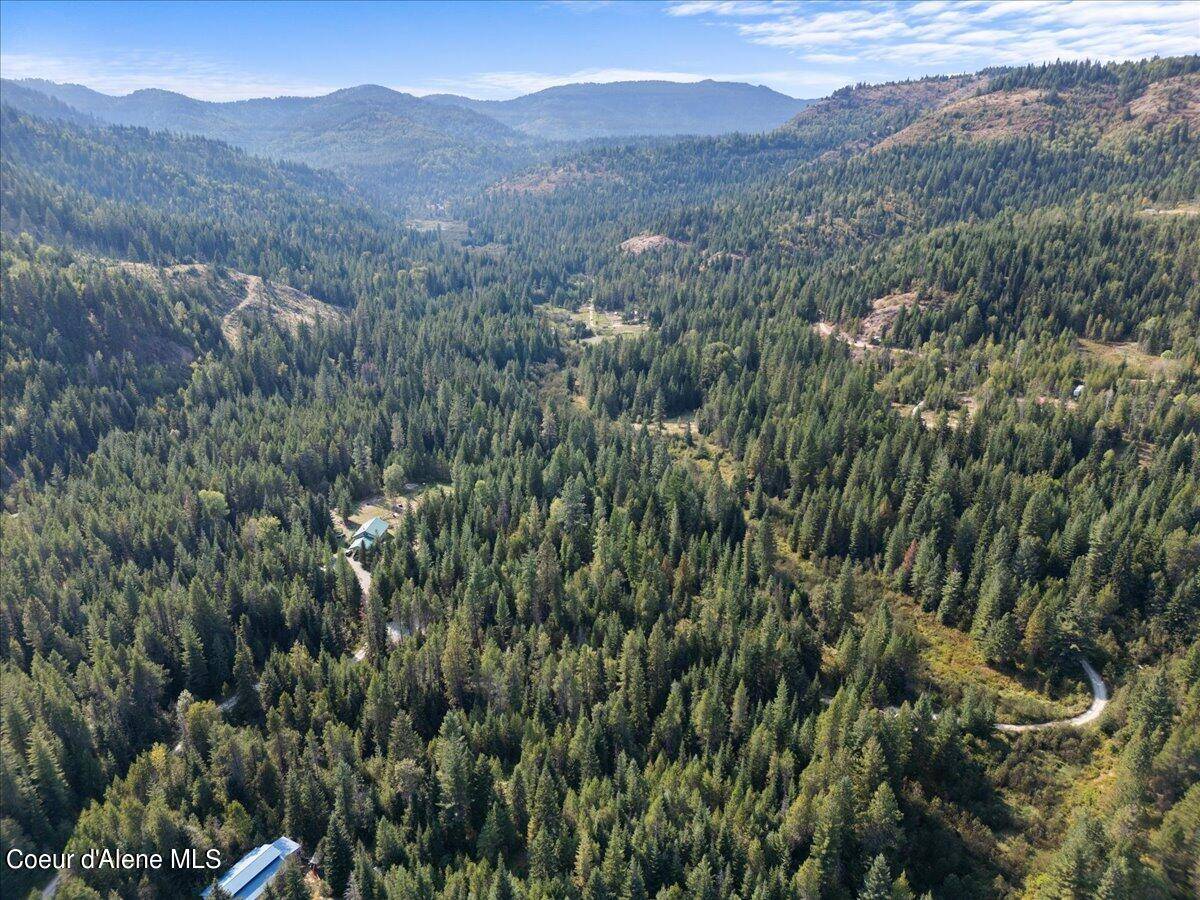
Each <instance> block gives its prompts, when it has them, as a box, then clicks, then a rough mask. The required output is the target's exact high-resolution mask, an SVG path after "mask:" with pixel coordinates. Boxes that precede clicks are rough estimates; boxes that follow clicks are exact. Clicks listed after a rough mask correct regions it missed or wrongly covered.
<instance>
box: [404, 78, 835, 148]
mask: <svg viewBox="0 0 1200 900" xmlns="http://www.w3.org/2000/svg"><path fill="white" fill-rule="evenodd" d="M425 99H426V100H427V101H431V102H434V103H438V104H441V105H446V106H454V107H457V108H460V109H470V110H474V111H475V112H479V113H483V114H484V115H487V116H491V117H492V118H494V119H496V120H498V121H500V122H503V123H504V124H505V125H507V126H509V127H510V128H513V129H515V130H517V131H520V132H522V133H524V134H528V135H532V136H535V137H540V138H546V139H549V140H579V139H588V138H604V137H622V136H629V135H650V136H665V135H678V134H694V135H719V134H729V133H732V132H761V131H769V130H771V129H773V128H777V127H778V126H780V125H782V124H783V123H784V122H786V121H787V120H788V119H790V118H791V117H792V116H794V115H795V114H796V113H798V112H799V111H800V110H802V109H803V108H804V107H805V106H807V105H808V104H810V103H811V102H813V101H811V100H798V99H796V98H794V97H789V96H787V95H786V94H781V93H779V92H778V91H774V90H772V89H771V88H769V87H764V86H762V85H751V84H743V83H741V82H732V81H713V80H711V79H707V80H704V81H698V82H690V83H680V82H674V81H620V82H611V83H608V84H596V83H582V84H566V85H561V86H559V87H551V88H546V89H545V90H542V91H537V92H536V93H533V94H526V95H525V96H523V97H516V98H515V99H512V100H472V99H471V98H469V97H460V96H457V95H455V94H431V95H430V96H428V97H426V98H425Z"/></svg>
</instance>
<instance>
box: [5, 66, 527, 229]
mask: <svg viewBox="0 0 1200 900" xmlns="http://www.w3.org/2000/svg"><path fill="white" fill-rule="evenodd" d="M0 98H2V99H3V101H4V102H5V103H7V104H9V105H12V106H14V107H16V108H17V109H20V110H22V111H24V112H29V113H32V114H34V115H40V116H49V117H52V118H73V119H76V120H78V117H79V116H88V117H91V118H92V119H94V120H95V121H96V122H102V123H107V124H113V125H132V126H138V127H143V128H150V129H154V130H164V131H173V132H179V133H182V134H194V135H199V136H201V137H206V138H212V139H215V140H220V141H224V142H226V143H229V144H232V145H234V146H237V147H241V148H242V149H244V150H247V151H249V152H251V153H254V154H257V155H260V156H267V157H272V158H276V159H283V160H289V161H293V162H302V163H306V164H308V165H312V166H318V167H321V168H327V169H332V170H333V171H335V172H337V173H338V174H340V175H342V176H343V177H345V178H346V179H347V180H349V181H351V182H352V183H354V184H355V185H356V187H358V188H359V189H360V190H361V191H362V192H363V193H364V194H367V195H374V196H375V198H376V199H377V200H381V201H383V202H384V203H385V204H388V205H404V204H406V203H410V202H413V201H415V200H430V199H432V200H436V199H438V198H439V196H441V195H442V194H444V193H449V192H452V191H454V190H458V189H462V188H471V187H476V186H479V185H482V184H486V183H488V182H490V181H493V180H495V179H496V178H498V177H501V176H503V175H505V174H507V173H509V172H511V171H514V170H515V169H517V168H520V167H523V166H525V165H528V164H530V163H531V162H534V161H536V160H537V159H538V158H539V155H538V152H537V150H536V146H535V145H536V141H534V140H533V139H531V138H529V137H528V136H526V135H523V134H520V133H518V132H516V131H514V130H512V129H510V128H508V127H507V126H505V125H503V124H501V123H500V122H497V121H496V120H495V119H492V118H489V117H487V116H484V115H481V114H480V113H476V112H473V111H471V110H468V109H459V108H455V107H452V106H445V105H439V104H436V103H427V102H425V101H423V100H421V99H420V98H418V97H414V96H412V95H411V94H404V93H401V92H400V91H393V90H391V89H389V88H385V87H380V86H378V85H361V86H359V87H353V88H346V89H343V90H339V91H334V92H333V93H331V94H326V95H324V96H321V97H279V98H273V99H256V100H239V101H231V102H223V103H215V102H209V101H205V100H196V99H193V98H191V97H186V96H184V95H183V94H177V93H173V92H171V91H164V90H157V89H148V90H140V91H134V92H133V93H132V94H127V95H125V96H122V97H115V96H111V95H108V94H103V93H100V92H99V91H94V90H92V89H90V88H87V87H84V86H82V85H75V84H66V85H63V84H55V83H53V82H49V81H39V80H29V81H21V82H11V81H7V80H5V81H4V82H3V85H2V93H0ZM77 124H78V121H77Z"/></svg>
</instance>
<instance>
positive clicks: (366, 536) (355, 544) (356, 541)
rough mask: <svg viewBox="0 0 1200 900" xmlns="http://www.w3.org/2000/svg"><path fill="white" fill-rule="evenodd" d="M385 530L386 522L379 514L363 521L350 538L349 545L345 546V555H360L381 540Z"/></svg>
mask: <svg viewBox="0 0 1200 900" xmlns="http://www.w3.org/2000/svg"><path fill="white" fill-rule="evenodd" d="M387 532H388V523H387V522H385V521H384V520H383V519H381V518H379V516H375V517H374V518H373V519H371V520H369V521H367V522H364V523H363V524H362V525H361V526H360V527H359V529H358V531H356V532H354V535H353V536H352V537H351V538H350V546H348V547H347V548H346V555H347V556H359V557H361V556H362V555H363V554H364V553H365V552H366V551H368V550H370V549H371V548H373V547H374V546H375V545H376V544H378V543H379V542H380V541H381V540H383V537H384V535H386V534H387Z"/></svg>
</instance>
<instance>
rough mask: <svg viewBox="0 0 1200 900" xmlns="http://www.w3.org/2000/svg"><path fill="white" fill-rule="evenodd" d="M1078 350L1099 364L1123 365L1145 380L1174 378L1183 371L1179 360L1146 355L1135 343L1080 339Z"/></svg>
mask: <svg viewBox="0 0 1200 900" xmlns="http://www.w3.org/2000/svg"><path fill="white" fill-rule="evenodd" d="M1079 349H1080V351H1081V352H1083V353H1084V354H1086V355H1087V356H1090V357H1092V358H1093V359H1098V360H1100V361H1101V362H1106V363H1109V364H1110V365H1114V366H1119V365H1121V364H1124V365H1125V367H1126V368H1127V369H1128V370H1129V371H1131V372H1134V373H1136V374H1139V375H1142V376H1145V377H1147V378H1151V377H1153V376H1155V375H1161V376H1163V377H1164V378H1174V377H1175V376H1177V375H1178V374H1179V373H1180V371H1181V370H1182V369H1183V363H1182V362H1181V361H1180V360H1178V359H1171V358H1170V357H1164V356H1155V355H1154V354H1153V353H1147V352H1146V351H1144V350H1143V349H1142V348H1141V346H1140V345H1139V344H1138V342H1137V341H1092V340H1088V339H1087V338H1080V339H1079Z"/></svg>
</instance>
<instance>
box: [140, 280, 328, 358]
mask: <svg viewBox="0 0 1200 900" xmlns="http://www.w3.org/2000/svg"><path fill="white" fill-rule="evenodd" d="M117 265H118V266H119V267H120V268H122V269H124V270H125V271H126V272H129V273H130V274H133V275H136V276H138V277H139V278H146V279H151V280H154V281H157V282H159V283H160V284H163V285H166V286H169V287H173V288H176V289H179V290H209V291H210V292H211V293H212V295H213V296H214V297H215V298H216V299H217V301H218V303H219V304H220V308H219V309H218V310H217V311H218V312H221V313H223V315H222V318H221V333H222V334H223V335H224V336H225V340H226V341H228V342H229V343H230V344H231V345H232V346H237V345H238V343H239V342H240V340H241V337H242V334H243V333H244V332H245V330H246V329H247V328H248V327H249V326H250V325H251V324H252V323H254V322H261V321H264V320H267V319H269V320H271V321H273V322H274V323H275V324H276V325H279V326H281V327H282V328H284V329H285V330H287V331H290V332H292V333H293V334H294V333H296V331H298V330H299V328H300V326H301V325H302V324H306V325H310V326H311V325H316V324H317V323H320V322H323V323H326V324H334V323H337V322H342V321H345V319H346V312H345V311H344V310H342V309H339V308H337V307H336V306H330V305H329V304H328V303H324V302H322V301H321V300H318V299H317V298H316V297H313V296H311V295H309V294H306V293H304V292H303V291H299V290H296V288H293V287H290V286H288V285H286V284H280V283H279V282H277V281H268V280H266V279H263V278H260V277H259V276H257V275H248V274H246V273H245V272H237V271H234V270H232V269H226V270H217V269H215V268H214V267H213V266H210V265H204V264H201V263H184V264H180V265H175V266H167V267H165V268H159V267H157V266H151V265H148V264H147V263H136V262H120V263H118V264H117Z"/></svg>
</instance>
